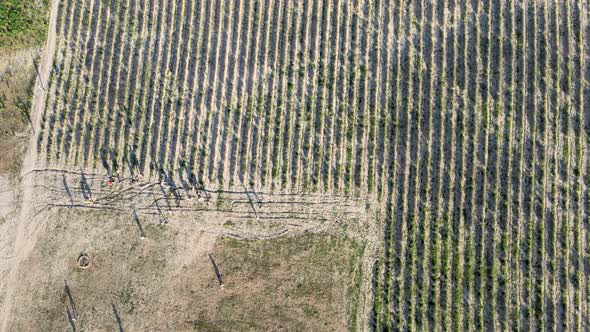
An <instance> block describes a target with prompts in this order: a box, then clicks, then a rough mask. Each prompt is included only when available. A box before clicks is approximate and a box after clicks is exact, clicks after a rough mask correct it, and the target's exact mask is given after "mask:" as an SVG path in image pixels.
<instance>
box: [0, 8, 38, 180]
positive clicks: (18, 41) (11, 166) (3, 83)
mask: <svg viewBox="0 0 590 332" xmlns="http://www.w3.org/2000/svg"><path fill="white" fill-rule="evenodd" d="M48 13H49V0H32V1H30V0H29V1H25V0H2V1H0V174H6V173H9V174H16V173H17V172H18V170H19V169H20V167H21V162H22V155H23V152H24V147H25V146H26V142H27V141H28V135H26V129H27V127H28V125H29V124H30V118H29V111H30V109H31V100H32V96H33V88H34V82H35V76H36V70H35V62H36V61H37V59H38V57H39V52H40V47H41V46H42V45H43V43H44V39H45V35H46V31H47V22H48V15H49V14H48Z"/></svg>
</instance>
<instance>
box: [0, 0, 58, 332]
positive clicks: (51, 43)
mask: <svg viewBox="0 0 590 332" xmlns="http://www.w3.org/2000/svg"><path fill="white" fill-rule="evenodd" d="M57 7H58V1H57V0H52V1H51V11H50V17H49V26H48V29H47V30H48V33H47V40H46V44H45V50H44V53H43V54H44V56H43V59H42V61H41V65H40V68H39V70H40V76H38V77H37V82H36V84H35V93H34V96H33V102H32V105H33V107H32V108H33V109H32V112H31V120H32V122H33V126H34V129H33V131H32V132H38V128H39V127H40V121H41V113H42V112H43V108H44V106H45V96H46V94H47V91H45V90H44V88H43V87H46V86H47V82H48V81H49V74H50V72H51V68H52V64H53V55H54V54H55V45H56V38H57V36H56V19H57ZM36 159H37V156H36V149H35V136H32V137H31V139H30V142H29V147H28V149H27V153H26V155H25V157H24V161H23V167H22V170H21V174H22V175H24V174H30V175H27V176H23V177H22V179H21V189H20V199H21V205H20V213H18V214H17V217H16V218H15V219H14V220H13V221H12V225H10V227H11V228H13V229H15V230H16V234H14V235H12V236H14V237H15V239H14V245H13V251H12V252H14V256H13V257H12V258H11V260H10V261H9V262H7V263H6V264H7V265H8V269H7V271H8V272H7V275H6V276H5V277H6V278H7V279H6V281H5V286H6V293H5V296H4V298H3V302H2V306H1V307H2V309H1V311H0V322H1V324H2V325H0V331H6V330H7V324H8V318H9V317H10V311H11V309H12V303H13V301H14V299H13V298H12V297H13V292H14V289H15V287H14V285H15V284H16V283H18V280H16V277H17V273H16V271H17V267H18V265H19V263H20V262H21V261H22V260H23V259H25V258H26V257H27V256H28V254H29V253H30V252H31V250H32V249H33V247H34V244H35V239H36V236H35V235H36V234H35V230H38V229H39V228H36V227H31V226H34V225H31V224H30V223H29V221H30V219H31V215H30V212H31V211H30V210H31V206H32V203H31V201H32V196H33V190H32V189H33V186H32V184H33V180H34V176H33V175H32V174H34V173H29V170H31V169H33V168H35V162H36ZM10 233H13V232H10ZM9 236H11V235H9ZM3 264H4V263H3Z"/></svg>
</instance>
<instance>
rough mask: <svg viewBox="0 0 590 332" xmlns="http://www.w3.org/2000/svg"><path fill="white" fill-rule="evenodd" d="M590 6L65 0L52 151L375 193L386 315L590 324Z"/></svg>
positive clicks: (469, 326) (53, 90)
mask: <svg viewBox="0 0 590 332" xmlns="http://www.w3.org/2000/svg"><path fill="white" fill-rule="evenodd" d="M589 13H590V11H589V9H588V4H587V3H586V2H583V1H561V2H552V1H548V0H547V1H528V2H519V1H514V0H492V1H488V2H485V1H484V2H481V1H466V0H465V1H456V0H444V1H438V2H437V1H434V2H433V1H427V0H420V1H412V2H407V1H393V2H389V1H384V0H377V1H369V2H366V1H360V0H358V1H344V0H310V1H294V0H283V1H272V0H256V1H243V0H232V1H222V0H206V1H189V0H162V1H156V0H149V1H138V0H118V1H114V0H112V1H93V0H80V1H73V0H62V1H61V2H60V5H59V15H58V16H59V17H58V18H59V19H58V23H57V24H58V26H57V31H58V35H59V39H58V40H59V42H58V47H57V52H56V56H55V63H54V70H53V71H52V75H51V81H50V84H49V87H48V89H49V91H50V93H49V94H48V98H47V102H46V105H45V106H46V107H45V110H44V114H43V123H42V128H41V130H40V131H39V133H38V134H39V136H38V140H37V143H38V144H37V149H38V152H39V156H40V158H41V159H42V160H44V161H46V162H49V163H60V164H65V165H69V166H83V167H94V168H106V169H111V170H112V169H113V168H116V169H118V170H120V172H121V173H122V174H124V175H128V174H135V173H137V172H143V173H149V174H150V175H153V176H158V175H160V174H162V173H164V174H166V175H168V176H170V177H171V178H176V179H178V180H181V181H185V180H188V181H191V182H193V181H198V182H202V183H205V184H206V185H208V186H210V187H213V188H215V187H217V188H220V189H230V188H233V187H236V186H241V185H242V184H244V185H246V186H250V187H254V188H262V189H265V190H277V191H295V192H303V193H309V192H315V191H319V192H327V193H346V194H353V195H362V196H366V197H368V199H370V200H375V201H376V202H377V204H376V205H377V206H378V208H377V210H378V215H379V218H378V219H379V220H377V221H376V222H381V223H383V228H384V238H383V252H382V255H380V257H379V258H378V260H377V261H376V263H375V272H374V273H375V276H374V280H375V282H374V306H373V312H372V313H371V315H372V319H371V320H370V321H371V322H372V323H374V324H375V328H376V329H378V330H381V329H386V328H389V327H395V328H399V329H412V330H415V329H424V330H429V329H432V328H434V327H442V328H444V329H457V330H463V329H465V330H474V329H480V330H483V329H513V328H515V329H516V328H522V329H549V328H551V329H562V328H566V329H584V328H585V327H588V326H589V324H590V323H589V321H588V317H589V314H590V311H589V310H590V308H589V306H588V303H589V296H590V283H589V282H588V273H587V272H588V265H589V264H590V256H589V253H590V248H589V247H588V241H589V235H588V213H587V211H588V209H589V206H588V202H589V201H590V197H589V195H590V190H589V186H588V183H589V181H590V180H589V179H590V175H589V174H590V163H589V162H588V147H589V146H590V136H589V134H588V133H589V132H590V124H589V123H590V114H589V112H590V111H589V110H590V90H589V89H590V88H589V86H588V82H590V68H589V67H590V66H589V65H588V63H589V61H588V60H589V59H588V57H589V55H588V54H589V52H588V49H589V48H590V25H589V24H588V22H589V17H588V15H589Z"/></svg>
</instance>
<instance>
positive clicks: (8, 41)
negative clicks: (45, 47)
mask: <svg viewBox="0 0 590 332" xmlns="http://www.w3.org/2000/svg"><path fill="white" fill-rule="evenodd" d="M48 8H49V0H29V1H27V0H1V1H0V49H11V48H17V47H21V46H30V45H40V44H42V43H43V41H44V40H45V35H46V31H47V22H48V18H49V11H48Z"/></svg>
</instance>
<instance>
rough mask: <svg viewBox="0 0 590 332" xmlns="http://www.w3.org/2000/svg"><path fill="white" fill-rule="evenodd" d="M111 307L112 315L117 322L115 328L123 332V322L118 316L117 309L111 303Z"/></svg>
mask: <svg viewBox="0 0 590 332" xmlns="http://www.w3.org/2000/svg"><path fill="white" fill-rule="evenodd" d="M111 306H112V307H113V314H114V315H115V319H116V320H117V327H118V328H119V332H123V322H121V316H119V312H118V311H117V307H115V304H114V303H111Z"/></svg>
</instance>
